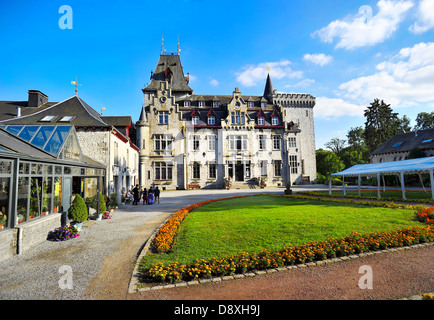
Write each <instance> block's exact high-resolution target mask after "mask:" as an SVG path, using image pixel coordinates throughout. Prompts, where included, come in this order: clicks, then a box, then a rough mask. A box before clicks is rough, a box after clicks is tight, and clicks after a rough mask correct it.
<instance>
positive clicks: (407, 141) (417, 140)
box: [371, 129, 434, 155]
mask: <svg viewBox="0 0 434 320" xmlns="http://www.w3.org/2000/svg"><path fill="white" fill-rule="evenodd" d="M414 148H419V149H421V150H425V149H434V129H427V130H418V131H413V132H407V133H400V134H396V135H394V136H393V137H392V138H390V139H389V140H387V141H386V142H384V143H383V144H382V145H381V146H380V147H379V148H378V149H376V150H374V152H372V153H371V155H378V154H387V153H394V152H409V151H410V150H412V149H414Z"/></svg>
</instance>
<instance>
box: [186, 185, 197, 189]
mask: <svg viewBox="0 0 434 320" xmlns="http://www.w3.org/2000/svg"><path fill="white" fill-rule="evenodd" d="M188 189H200V185H198V184H189V185H188Z"/></svg>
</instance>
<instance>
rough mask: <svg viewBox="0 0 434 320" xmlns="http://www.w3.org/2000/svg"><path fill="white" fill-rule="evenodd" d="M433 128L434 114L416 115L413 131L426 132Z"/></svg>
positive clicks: (422, 113) (423, 113)
mask: <svg viewBox="0 0 434 320" xmlns="http://www.w3.org/2000/svg"><path fill="white" fill-rule="evenodd" d="M432 128H434V112H430V113H428V112H421V113H419V114H418V115H417V118H416V125H415V126H414V130H426V129H432Z"/></svg>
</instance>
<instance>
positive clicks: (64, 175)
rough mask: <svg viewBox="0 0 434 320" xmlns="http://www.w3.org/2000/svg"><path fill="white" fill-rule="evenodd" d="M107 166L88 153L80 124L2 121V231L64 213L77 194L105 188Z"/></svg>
mask: <svg viewBox="0 0 434 320" xmlns="http://www.w3.org/2000/svg"><path fill="white" fill-rule="evenodd" d="M104 176H105V166H104V165H102V164H100V163H98V162H96V161H94V160H92V159H90V158H88V157H86V156H84V155H83V154H82V152H81V149H80V145H79V142H78V139H77V135H76V132H75V127H74V126H69V125H40V126H35V125H22V126H18V125H11V126H0V210H1V212H0V232H1V231H2V230H4V229H11V228H15V227H17V226H19V225H21V224H26V223H27V222H29V221H31V220H34V219H40V218H42V217H44V216H48V215H51V214H54V213H58V212H67V210H68V208H69V206H70V204H71V199H72V197H73V195H74V194H80V195H81V196H82V197H83V198H86V197H93V196H94V195H95V194H97V193H98V192H102V193H103V194H104V193H105V192H104V191H105V190H101V188H104V187H103V186H104V185H105V184H104V181H103V179H104Z"/></svg>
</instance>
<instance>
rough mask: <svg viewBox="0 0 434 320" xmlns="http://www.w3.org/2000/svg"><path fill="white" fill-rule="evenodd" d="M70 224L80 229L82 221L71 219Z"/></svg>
mask: <svg viewBox="0 0 434 320" xmlns="http://www.w3.org/2000/svg"><path fill="white" fill-rule="evenodd" d="M71 225H72V226H74V227H76V228H77V230H78V231H81V228H82V227H83V222H76V221H73V222H71Z"/></svg>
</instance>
